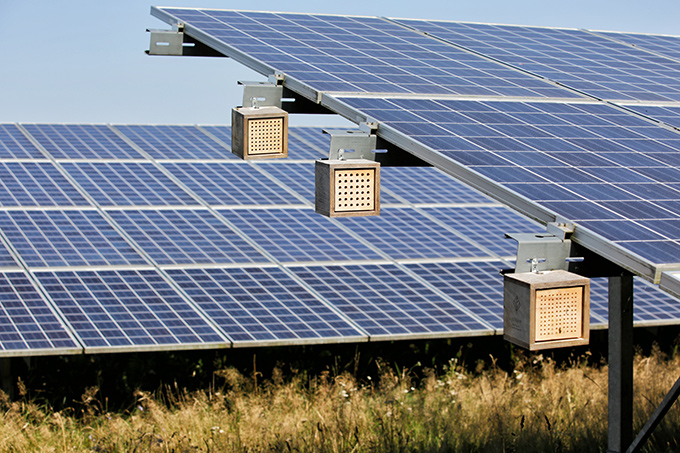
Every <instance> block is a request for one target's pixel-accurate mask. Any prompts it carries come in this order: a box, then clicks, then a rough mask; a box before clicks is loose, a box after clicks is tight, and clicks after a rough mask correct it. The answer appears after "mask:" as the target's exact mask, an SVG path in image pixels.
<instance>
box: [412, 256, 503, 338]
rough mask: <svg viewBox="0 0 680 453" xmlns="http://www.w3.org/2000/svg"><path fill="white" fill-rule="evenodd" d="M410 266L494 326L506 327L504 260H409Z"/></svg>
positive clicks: (423, 277) (497, 327) (458, 302)
mask: <svg viewBox="0 0 680 453" xmlns="http://www.w3.org/2000/svg"><path fill="white" fill-rule="evenodd" d="M405 266H406V268H407V269H408V270H409V271H411V272H413V273H414V274H416V275H417V276H418V277H420V278H422V279H424V280H426V281H427V282H428V283H430V284H431V285H432V286H434V287H435V288H437V289H438V290H439V291H441V292H443V293H444V294H446V295H447V296H448V297H449V298H451V299H452V300H454V301H455V302H456V303H457V304H459V305H461V306H463V307H465V309H467V310H468V311H470V312H472V313H474V314H475V315H476V316H477V317H479V318H480V319H482V320H484V322H486V323H487V324H489V325H490V326H492V327H493V328H494V329H502V328H503V280H502V279H500V278H499V271H500V270H501V269H505V268H507V267H508V264H507V263H504V262H502V261H488V262H484V261H475V262H464V263H463V262H459V263H407V264H406V265H405Z"/></svg>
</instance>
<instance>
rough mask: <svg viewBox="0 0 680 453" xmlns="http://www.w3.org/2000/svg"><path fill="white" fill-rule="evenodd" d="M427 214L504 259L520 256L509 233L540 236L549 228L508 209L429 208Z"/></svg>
mask: <svg viewBox="0 0 680 453" xmlns="http://www.w3.org/2000/svg"><path fill="white" fill-rule="evenodd" d="M424 211H425V212H426V213H427V214H429V215H431V216H432V217H434V218H436V219H438V220H440V221H441V222H443V223H445V224H446V225H447V226H448V227H450V228H453V229H454V230H456V231H457V232H458V233H460V234H462V235H464V236H465V237H468V238H470V239H471V240H473V241H475V242H477V243H478V244H481V245H482V246H484V247H486V248H487V249H489V250H491V251H492V252H493V253H496V254H498V255H500V256H510V255H515V254H516V253H517V243H516V242H515V241H513V240H510V239H504V237H505V233H536V232H541V231H544V230H545V227H543V226H541V225H539V224H538V223H535V222H532V221H530V220H528V219H526V218H525V217H522V216H520V215H519V214H516V213H515V212H514V211H511V210H510V209H508V208H506V207H504V206H485V207H455V208H437V209H433V208H426V209H424Z"/></svg>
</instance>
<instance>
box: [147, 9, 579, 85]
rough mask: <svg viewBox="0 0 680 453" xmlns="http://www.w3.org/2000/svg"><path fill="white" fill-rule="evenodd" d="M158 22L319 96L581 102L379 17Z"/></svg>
mask: <svg viewBox="0 0 680 453" xmlns="http://www.w3.org/2000/svg"><path fill="white" fill-rule="evenodd" d="M152 14H157V15H159V16H160V18H161V19H162V20H166V21H168V22H182V23H183V24H184V25H185V27H186V32H187V33H192V32H194V34H195V37H197V38H198V39H201V38H202V39H209V40H212V42H215V41H217V42H219V44H220V45H219V46H217V50H218V51H220V52H222V53H223V54H225V55H226V56H230V57H234V58H237V55H236V54H237V53H238V54H240V56H246V58H245V59H250V61H251V62H252V65H251V66H254V67H253V69H260V70H262V71H266V72H268V73H270V74H271V73H273V72H274V70H277V71H281V72H283V73H285V74H286V75H287V76H289V77H292V78H293V79H295V80H297V81H300V82H302V83H305V84H307V85H308V86H310V87H312V88H313V89H315V90H317V91H327V92H365V93H401V94H405V93H413V94H428V95H451V94H459V95H479V96H491V95H500V96H527V97H560V98H578V97H580V96H579V95H577V94H575V93H573V92H570V91H568V90H565V89H563V88H560V87H558V86H556V85H553V84H550V83H547V82H544V81H542V80H540V79H538V78H535V77H532V76H530V75H527V74H525V73H522V72H520V71H516V70H514V69H511V68H508V67H506V66H503V65H500V64H498V63H496V62H494V61H491V60H488V59H486V58H482V57H480V56H478V55H475V54H473V53H470V52H467V51H464V50H461V49H459V48H456V47H453V46H451V45H449V44H446V43H443V42H440V41H437V40H434V39H432V38H430V37H427V36H424V35H422V34H419V33H416V32H413V31H411V30H408V29H406V28H405V27H402V26H400V25H397V24H394V23H391V22H389V21H386V20H384V19H380V18H375V17H358V16H356V17H355V16H331V15H311V14H285V13H262V12H241V11H225V10H195V9H182V8H155V7H154V8H152ZM245 59H244V60H245ZM252 59H255V61H254V62H253V61H252ZM255 66H256V67H255Z"/></svg>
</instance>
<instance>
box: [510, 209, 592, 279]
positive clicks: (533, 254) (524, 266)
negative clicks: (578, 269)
mask: <svg viewBox="0 0 680 453" xmlns="http://www.w3.org/2000/svg"><path fill="white" fill-rule="evenodd" d="M573 232H574V226H573V225H572V224H569V223H566V222H554V223H549V224H548V226H547V231H546V232H545V233H536V234H534V233H506V235H505V237H506V238H510V239H514V240H516V241H517V242H518V246H517V261H516V263H515V272H516V273H519V272H542V271H549V270H564V271H568V270H569V264H570V263H573V262H579V261H583V258H581V257H571V256H570V252H571V239H569V236H570V235H571V233H573Z"/></svg>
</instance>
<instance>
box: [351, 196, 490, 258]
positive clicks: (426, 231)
mask: <svg viewBox="0 0 680 453" xmlns="http://www.w3.org/2000/svg"><path fill="white" fill-rule="evenodd" d="M338 221H340V222H341V223H342V224H343V225H344V226H345V227H347V228H349V229H350V230H352V231H353V232H354V233H356V234H358V235H359V236H361V237H362V238H363V239H365V240H366V241H368V242H369V243H370V244H371V245H372V246H374V247H376V248H377V249H379V250H380V251H381V252H383V253H385V254H386V255H388V256H389V257H390V258H392V259H395V260H399V259H429V258H452V257H454V258H460V257H477V256H488V255H489V253H488V252H486V251H485V250H482V249H480V247H479V246H478V245H476V244H475V243H474V242H471V241H470V240H469V239H468V238H466V237H463V236H459V235H457V234H455V233H454V232H453V231H451V230H449V229H447V228H445V227H444V226H442V225H441V224H439V223H437V222H435V221H433V220H431V219H430V218H428V217H427V216H425V215H424V214H423V213H422V212H419V211H417V210H415V209H409V208H391V209H383V210H381V212H380V216H375V217H346V218H338Z"/></svg>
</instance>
